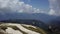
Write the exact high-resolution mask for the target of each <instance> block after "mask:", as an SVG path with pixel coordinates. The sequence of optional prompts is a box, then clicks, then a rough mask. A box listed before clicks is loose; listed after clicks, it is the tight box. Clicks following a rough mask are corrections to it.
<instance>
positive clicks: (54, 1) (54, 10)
mask: <svg viewBox="0 0 60 34" xmlns="http://www.w3.org/2000/svg"><path fill="white" fill-rule="evenodd" d="M59 1H60V0H0V14H3V15H5V14H7V13H8V14H9V13H10V14H11V13H30V14H31V13H45V14H48V15H60V4H59V3H60V2H59Z"/></svg>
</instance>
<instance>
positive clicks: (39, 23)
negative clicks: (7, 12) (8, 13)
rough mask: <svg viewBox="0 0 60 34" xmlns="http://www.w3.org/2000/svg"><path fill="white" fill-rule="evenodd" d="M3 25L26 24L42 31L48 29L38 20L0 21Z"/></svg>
mask: <svg viewBox="0 0 60 34" xmlns="http://www.w3.org/2000/svg"><path fill="white" fill-rule="evenodd" d="M0 22H3V23H19V24H27V25H33V26H37V27H40V28H43V29H48V26H47V25H46V24H45V23H44V22H42V21H40V20H31V19H10V20H3V21H0Z"/></svg>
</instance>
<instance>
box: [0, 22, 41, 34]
mask: <svg viewBox="0 0 60 34" xmlns="http://www.w3.org/2000/svg"><path fill="white" fill-rule="evenodd" d="M0 26H16V27H17V28H19V29H20V30H21V31H23V32H25V33H27V34H40V33H38V32H35V31H32V30H29V29H27V28H25V27H23V26H26V27H33V28H36V27H34V26H31V25H24V24H23V26H22V24H12V23H6V24H1V25H0ZM21 31H19V30H18V29H17V30H14V29H13V28H11V27H7V29H5V32H6V33H8V34H23V33H22V32H21Z"/></svg>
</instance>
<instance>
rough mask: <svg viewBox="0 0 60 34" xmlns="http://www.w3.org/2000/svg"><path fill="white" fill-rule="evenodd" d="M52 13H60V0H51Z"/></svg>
mask: <svg viewBox="0 0 60 34" xmlns="http://www.w3.org/2000/svg"><path fill="white" fill-rule="evenodd" d="M49 4H50V11H49V14H50V15H60V0H49Z"/></svg>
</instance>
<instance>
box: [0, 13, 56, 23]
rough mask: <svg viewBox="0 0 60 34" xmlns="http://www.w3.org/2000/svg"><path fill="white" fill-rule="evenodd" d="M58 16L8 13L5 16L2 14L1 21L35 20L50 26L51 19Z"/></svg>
mask: <svg viewBox="0 0 60 34" xmlns="http://www.w3.org/2000/svg"><path fill="white" fill-rule="evenodd" d="M55 18H56V16H52V15H48V14H44V13H33V14H27V13H11V14H9V13H7V14H5V15H1V14H0V21H2V20H8V19H34V20H40V21H42V22H44V23H46V24H49V23H48V22H49V21H50V20H51V19H55Z"/></svg>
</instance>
